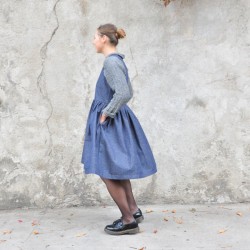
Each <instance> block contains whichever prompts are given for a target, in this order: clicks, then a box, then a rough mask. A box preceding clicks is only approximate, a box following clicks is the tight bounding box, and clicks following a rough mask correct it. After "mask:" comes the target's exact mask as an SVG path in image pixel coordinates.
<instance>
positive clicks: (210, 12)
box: [0, 0, 250, 209]
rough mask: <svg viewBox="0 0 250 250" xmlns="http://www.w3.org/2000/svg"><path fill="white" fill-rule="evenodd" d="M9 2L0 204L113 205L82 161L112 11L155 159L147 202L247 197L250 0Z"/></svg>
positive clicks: (135, 106)
mask: <svg viewBox="0 0 250 250" xmlns="http://www.w3.org/2000/svg"><path fill="white" fill-rule="evenodd" d="M0 3H1V6H0V8H1V16H0V24H1V25H0V32H1V39H0V52H1V53H0V63H1V67H0V72H1V74H0V77H1V78H0V119H1V120H0V127H1V134H0V209H10V208H17V207H40V208H41V207H67V206H78V205H95V204H113V201H112V200H111V198H110V196H109V194H108V192H107V190H106V187H105V185H104V183H103V182H102V181H101V180H100V179H99V177H98V176H95V175H86V176H85V175H84V172H83V166H82V164H81V153H82V147H83V136H84V129H85V124H86V120H87V115H88V111H89V108H90V104H91V102H92V99H93V97H94V88H95V84H96V81H97V78H98V76H99V73H100V71H101V68H102V63H103V60H104V56H103V55H102V54H97V53H96V52H95V49H94V47H93V45H92V39H93V36H94V33H95V31H96V28H97V27H98V26H99V25H100V24H104V23H107V22H111V23H114V24H116V25H117V26H118V27H121V28H123V29H124V30H125V31H126V33H127V37H126V38H125V39H123V40H120V43H119V45H118V52H120V53H123V54H125V56H126V57H125V62H126V64H127V66H128V69H129V74H130V77H131V80H132V85H133V89H134V96H133V98H132V99H131V100H130V101H129V103H128V105H129V106H130V107H131V108H132V110H133V111H134V113H135V114H136V115H137V117H138V119H139V121H140V122H141V125H142V127H143V129H144V132H145V133H146V135H147V137H148V140H149V143H150V145H151V147H152V150H153V153H154V155H155V158H156V162H157V166H158V173H157V174H155V175H154V176H150V177H147V178H144V179H139V180H133V181H132V184H133V187H134V192H135V196H136V198H137V200H138V202H139V203H168V202H169V203H170V202H171V203H173V202H176V203H212V202H215V203H227V202H248V201H250V181H249V180H250V179H249V178H250V59H249V56H250V30H249V28H250V1H249V0H238V1H233V0H216V1H215V0H212V1H211V0H202V1H200V0H175V1H173V2H171V3H170V4H169V5H168V6H167V7H166V8H165V7H164V5H163V3H162V2H161V1H160V0H146V1H134V0H127V1H122V0H106V1H103V0H96V1H87V0H57V1H52V0H47V1H44V0H43V1H42V0H29V1H24V0H18V1H17V0H15V1H14V0H9V1H4V0H1V1H0Z"/></svg>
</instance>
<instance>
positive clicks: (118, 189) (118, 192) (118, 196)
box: [101, 178, 134, 224]
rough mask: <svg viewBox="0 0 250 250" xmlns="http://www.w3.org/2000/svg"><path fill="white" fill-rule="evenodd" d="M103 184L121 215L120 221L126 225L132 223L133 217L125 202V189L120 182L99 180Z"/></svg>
mask: <svg viewBox="0 0 250 250" xmlns="http://www.w3.org/2000/svg"><path fill="white" fill-rule="evenodd" d="M101 179H102V180H103V181H104V183H105V184H106V187H107V189H108V191H109V193H110V195H111V197H112V198H113V200H114V201H115V203H116V204H117V206H118V207H119V209H120V211H121V213H122V220H123V222H124V223H125V224H126V223H131V222H133V221H134V217H133V214H132V212H131V211H130V207H129V204H128V201H127V196H126V192H125V189H124V187H123V185H122V184H121V182H120V180H111V179H105V178H101Z"/></svg>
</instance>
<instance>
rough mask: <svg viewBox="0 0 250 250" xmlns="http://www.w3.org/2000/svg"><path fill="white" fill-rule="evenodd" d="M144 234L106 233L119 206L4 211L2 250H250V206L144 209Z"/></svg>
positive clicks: (1, 217) (0, 226) (0, 236)
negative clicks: (120, 234)
mask: <svg viewBox="0 0 250 250" xmlns="http://www.w3.org/2000/svg"><path fill="white" fill-rule="evenodd" d="M139 207H140V208H141V210H142V212H143V213H144V217H145V219H144V221H143V222H142V223H140V224H139V227H140V232H139V233H138V234H134V235H122V236H115V235H109V234H106V233H105V232H104V227H105V226H106V225H107V224H110V223H112V222H113V221H114V220H115V219H117V218H119V217H120V212H119V210H118V208H117V207H116V206H105V205H103V206H93V207H72V208H60V209H51V208H46V209H27V208H26V209H15V210H0V249H1V250H2V249H3V250H33V249H34V250H44V249H46V250H66V249H71V250H95V249H97V250H112V249H117V250H123V249H124V250H125V249H126V250H133V249H138V250H161V249H164V250H165V249H166V250H197V249H199V250H207V249H209V250H250V204H249V203H240V204H223V205H220V204H217V205H175V204H162V205H141V206H139Z"/></svg>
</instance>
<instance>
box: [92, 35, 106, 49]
mask: <svg viewBox="0 0 250 250" xmlns="http://www.w3.org/2000/svg"><path fill="white" fill-rule="evenodd" d="M105 41H106V36H100V34H99V33H98V31H96V32H95V35H94V39H93V42H92V43H93V45H94V46H95V48H96V52H97V53H101V52H102V51H103V47H104V45H105Z"/></svg>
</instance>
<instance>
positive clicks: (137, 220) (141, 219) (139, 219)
mask: <svg viewBox="0 0 250 250" xmlns="http://www.w3.org/2000/svg"><path fill="white" fill-rule="evenodd" d="M135 220H136V222H137V223H141V222H142V221H143V220H144V217H143V215H142V216H140V217H138V218H136V219H135Z"/></svg>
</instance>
